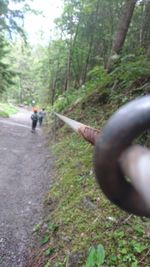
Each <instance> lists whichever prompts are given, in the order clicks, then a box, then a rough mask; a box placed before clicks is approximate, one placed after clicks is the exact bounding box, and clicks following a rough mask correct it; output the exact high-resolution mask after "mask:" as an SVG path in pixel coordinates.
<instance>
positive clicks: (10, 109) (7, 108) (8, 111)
mask: <svg viewBox="0 0 150 267" xmlns="http://www.w3.org/2000/svg"><path fill="white" fill-rule="evenodd" d="M17 111H18V109H17V107H15V106H14V105H13V104H8V103H0V117H9V116H10V115H12V114H15V113H16V112H17Z"/></svg>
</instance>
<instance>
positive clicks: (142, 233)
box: [30, 94, 150, 267]
mask: <svg viewBox="0 0 150 267" xmlns="http://www.w3.org/2000/svg"><path fill="white" fill-rule="evenodd" d="M118 99H119V101H120V102H121V101H122V102H123V101H124V98H123V97H122V98H121V97H120V98H119V97H118V98H116V99H113V100H112V99H111V101H107V103H105V104H103V105H102V104H101V102H100V100H99V101H98V98H97V95H96V94H95V98H94V95H93V96H91V98H90V97H89V99H86V100H84V101H82V102H81V103H79V104H78V105H77V106H76V107H75V108H73V109H70V110H69V111H68V110H66V112H65V113H66V114H67V115H68V116H69V117H70V118H72V119H77V120H78V121H81V122H83V123H85V124H87V125H90V126H93V127H96V128H99V127H100V128H101V127H102V126H103V125H104V124H105V122H106V120H107V119H108V118H109V117H110V115H111V114H112V113H113V111H114V110H116V109H117V108H118V105H119V104H118ZM120 102H119V103H120ZM58 129H59V130H57V132H56V143H55V145H54V146H53V151H54V154H55V155H56V157H57V160H56V166H55V167H56V170H57V171H56V172H57V177H58V178H57V180H56V182H55V184H54V185H53V187H52V188H51V190H50V191H49V192H48V194H47V196H46V200H45V205H46V207H47V209H48V210H49V215H48V216H47V218H45V220H44V222H43V223H42V224H41V225H38V226H37V227H36V228H35V232H36V233H37V236H38V237H39V238H40V246H39V250H36V253H35V254H34V257H32V261H31V263H30V266H32V267H35V266H36V267H38V266H44V267H48V266H50V267H61V266H62V267H79V266H82V267H83V266H84V267H87V266H88V267H99V266H98V265H96V264H94V261H93V263H92V261H91V263H90V264H89V265H88V263H87V258H88V255H89V249H90V247H93V246H94V247H95V248H96V247H98V246H99V245H102V246H103V247H104V250H105V259H104V264H103V266H121V267H126V266H130V267H141V266H145V267H148V266H150V249H149V238H150V230H149V229H150V220H149V219H146V218H139V217H137V216H134V215H129V214H127V213H125V212H123V211H121V210H120V209H119V208H117V207H116V206H114V205H113V204H112V203H110V202H109V201H108V200H107V199H106V197H105V196H104V195H103V193H102V192H101V190H100V188H99V186H98V184H97V182H96V180H95V177H94V172H93V147H92V146H91V145H89V144H88V143H86V142H85V141H84V140H82V139H81V138H80V137H79V136H78V135H77V134H76V133H73V132H72V131H71V130H70V129H69V128H68V127H67V126H64V127H61V128H59V127H58ZM127 197H128V196H127ZM125 201H126V200H125Z"/></svg>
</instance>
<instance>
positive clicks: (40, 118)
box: [39, 108, 46, 126]
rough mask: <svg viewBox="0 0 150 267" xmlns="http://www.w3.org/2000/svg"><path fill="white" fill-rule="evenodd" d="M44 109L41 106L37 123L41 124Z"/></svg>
mask: <svg viewBox="0 0 150 267" xmlns="http://www.w3.org/2000/svg"><path fill="white" fill-rule="evenodd" d="M45 115H46V114H45V109H44V108H42V109H41V110H40V111H39V125H40V126H42V122H43V119H44V117H45Z"/></svg>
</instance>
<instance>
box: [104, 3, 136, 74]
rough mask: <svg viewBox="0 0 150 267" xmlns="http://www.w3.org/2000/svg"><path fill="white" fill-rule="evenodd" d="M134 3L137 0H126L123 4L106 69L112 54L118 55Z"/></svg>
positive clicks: (109, 65) (110, 61)
mask: <svg viewBox="0 0 150 267" xmlns="http://www.w3.org/2000/svg"><path fill="white" fill-rule="evenodd" d="M136 3H137V0H126V2H125V4H124V6H123V9H122V15H121V18H120V21H119V23H118V29H117V31H116V35H115V38H114V41H113V44H112V50H111V56H110V58H109V61H108V66H107V67H108V69H109V68H111V63H112V56H113V55H118V54H119V53H120V51H121V49H122V47H123V44H124V41H125V38H126V35H127V32H128V29H129V25H130V22H131V19H132V15H133V11H134V8H135V5H136Z"/></svg>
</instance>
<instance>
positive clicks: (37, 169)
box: [0, 110, 53, 267]
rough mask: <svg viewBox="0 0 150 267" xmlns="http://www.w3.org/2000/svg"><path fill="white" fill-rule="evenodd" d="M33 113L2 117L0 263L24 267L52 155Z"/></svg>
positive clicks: (7, 265)
mask: <svg viewBox="0 0 150 267" xmlns="http://www.w3.org/2000/svg"><path fill="white" fill-rule="evenodd" d="M30 116H31V113H30V112H28V111H25V110H20V112H19V113H18V114H16V115H15V116H12V117H11V118H9V119H0V124H1V128H0V266H1V267H25V266H26V258H27V256H28V247H29V244H30V235H31V233H32V230H33V227H34V225H35V224H37V223H39V221H40V220H41V218H42V215H43V213H42V212H43V200H44V196H45V193H46V192H47V191H48V189H49V187H50V184H51V177H52V164H53V158H52V155H51V154H50V151H49V150H48V148H47V144H46V140H45V136H44V134H43V133H42V130H41V129H39V128H38V129H37V132H36V133H35V134H33V133H31V119H30Z"/></svg>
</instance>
